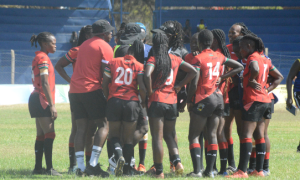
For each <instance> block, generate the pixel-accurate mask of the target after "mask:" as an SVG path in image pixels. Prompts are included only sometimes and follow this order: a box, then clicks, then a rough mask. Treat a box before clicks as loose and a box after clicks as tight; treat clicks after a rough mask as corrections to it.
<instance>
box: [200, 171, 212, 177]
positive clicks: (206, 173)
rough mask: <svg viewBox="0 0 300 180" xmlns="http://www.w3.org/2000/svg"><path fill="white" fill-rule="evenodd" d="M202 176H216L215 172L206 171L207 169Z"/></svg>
mask: <svg viewBox="0 0 300 180" xmlns="http://www.w3.org/2000/svg"><path fill="white" fill-rule="evenodd" d="M202 177H209V178H214V177H215V176H214V173H213V172H206V171H204V172H203V173H202Z"/></svg>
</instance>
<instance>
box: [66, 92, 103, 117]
mask: <svg viewBox="0 0 300 180" xmlns="http://www.w3.org/2000/svg"><path fill="white" fill-rule="evenodd" d="M69 98H70V104H71V109H72V110H73V113H74V118H75V120H76V119H83V118H88V119H89V120H96V119H101V118H104V117H106V116H105V108H106V98H105V97H104V95H103V92H102V90H101V89H98V90H96V91H92V92H87V93H70V94H69Z"/></svg>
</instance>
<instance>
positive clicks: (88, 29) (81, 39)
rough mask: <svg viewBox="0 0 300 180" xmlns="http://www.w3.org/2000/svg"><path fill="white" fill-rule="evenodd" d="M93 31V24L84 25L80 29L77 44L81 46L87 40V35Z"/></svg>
mask: <svg viewBox="0 0 300 180" xmlns="http://www.w3.org/2000/svg"><path fill="white" fill-rule="evenodd" d="M92 32H93V30H92V26H91V25H87V26H84V27H82V28H81V29H80V33H79V38H78V43H77V46H80V45H81V44H82V43H83V42H84V41H85V40H87V38H86V37H85V35H87V34H90V33H92Z"/></svg>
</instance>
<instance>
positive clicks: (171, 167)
mask: <svg viewBox="0 0 300 180" xmlns="http://www.w3.org/2000/svg"><path fill="white" fill-rule="evenodd" d="M170 173H175V166H174V165H173V164H172V163H171V162H170Z"/></svg>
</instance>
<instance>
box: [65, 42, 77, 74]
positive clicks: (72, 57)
mask: <svg viewBox="0 0 300 180" xmlns="http://www.w3.org/2000/svg"><path fill="white" fill-rule="evenodd" d="M78 51H79V46H77V47H73V48H71V49H70V50H69V51H68V52H67V53H66V54H65V58H66V59H67V60H68V61H69V62H70V63H72V66H73V71H74V69H75V64H76V59H77V54H78Z"/></svg>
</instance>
